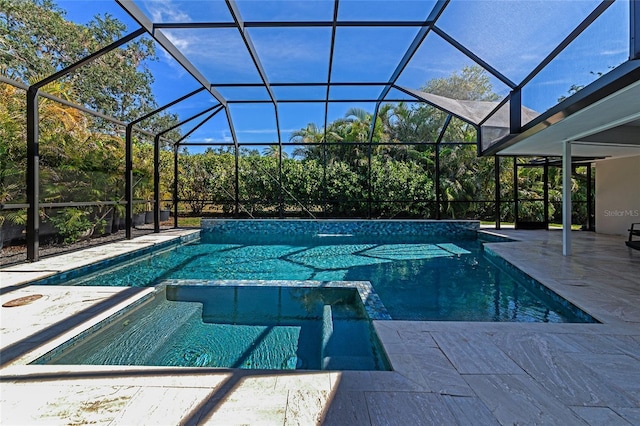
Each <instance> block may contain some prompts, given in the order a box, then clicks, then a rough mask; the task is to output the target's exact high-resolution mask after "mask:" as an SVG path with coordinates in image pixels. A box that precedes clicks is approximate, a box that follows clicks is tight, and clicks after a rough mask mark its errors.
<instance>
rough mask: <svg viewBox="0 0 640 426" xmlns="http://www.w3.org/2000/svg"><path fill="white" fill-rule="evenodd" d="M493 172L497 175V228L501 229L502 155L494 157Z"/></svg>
mask: <svg viewBox="0 0 640 426" xmlns="http://www.w3.org/2000/svg"><path fill="white" fill-rule="evenodd" d="M493 160H494V164H493V172H494V177H495V194H494V195H495V200H496V206H495V215H496V229H500V157H499V156H497V155H496V156H495V157H493Z"/></svg>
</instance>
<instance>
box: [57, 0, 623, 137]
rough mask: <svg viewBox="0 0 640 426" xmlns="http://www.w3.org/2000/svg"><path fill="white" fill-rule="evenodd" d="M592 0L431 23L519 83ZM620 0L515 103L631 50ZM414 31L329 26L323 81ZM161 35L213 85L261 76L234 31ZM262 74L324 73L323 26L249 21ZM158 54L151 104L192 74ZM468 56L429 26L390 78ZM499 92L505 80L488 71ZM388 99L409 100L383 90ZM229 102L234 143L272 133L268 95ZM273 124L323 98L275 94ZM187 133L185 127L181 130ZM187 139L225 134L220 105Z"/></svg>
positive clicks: (388, 62) (279, 6)
mask: <svg viewBox="0 0 640 426" xmlns="http://www.w3.org/2000/svg"><path fill="white" fill-rule="evenodd" d="M135 3H136V5H137V6H138V7H139V8H140V9H141V10H142V11H143V12H145V13H146V14H147V16H148V17H149V18H150V19H152V20H153V21H154V22H207V21H211V22H229V21H232V17H231V15H230V13H229V10H228V8H227V6H226V3H225V2H224V1H222V0H213V1H195V0H180V1H178V0H136V1H135ZM237 3H238V8H239V10H240V13H241V14H242V17H243V19H244V20H245V21H292V20H311V21H313V20H317V21H330V20H331V19H332V16H333V4H334V2H333V0H320V1H318V0H307V1H294V0H285V1H264V0H262V1H251V0H238V2H237ZM598 3H599V0H560V1H553V0H538V1H534V0H524V1H522V0H521V1H496V0H453V1H452V2H451V3H450V4H449V5H448V6H447V8H446V10H445V11H444V13H443V14H442V16H441V17H440V19H439V21H438V26H439V28H440V29H442V30H443V31H444V32H446V33H447V34H449V35H450V36H452V37H453V38H455V39H456V40H457V41H458V42H460V43H462V44H463V45H465V46H466V47H467V48H468V49H470V50H471V51H473V52H474V53H475V54H476V55H478V56H479V57H480V58H482V59H483V60H484V61H486V62H487V63H489V64H490V65H491V66H493V67H494V68H496V69H497V70H498V71H499V72H501V73H502V74H504V75H505V76H507V77H508V78H509V79H511V80H512V81H514V82H515V83H519V82H520V81H521V80H522V79H523V78H524V77H525V76H526V75H527V74H528V73H529V72H530V71H531V70H532V69H533V68H534V67H535V66H536V65H537V64H538V63H539V62H540V61H541V60H542V59H543V58H544V57H545V56H546V55H547V54H548V53H549V52H550V51H551V50H552V49H553V48H554V47H555V45H556V44H557V43H558V42H560V41H561V40H562V39H563V38H564V37H566V35H567V34H569V33H570V32H571V31H572V30H573V29H574V28H575V26H576V25H578V23H579V22H580V21H581V20H582V19H584V18H585V17H586V16H587V15H588V14H589V13H590V12H591V11H592V10H593V9H594V8H595V7H596V6H597V4H598ZM57 4H58V5H59V6H60V7H61V8H62V9H64V10H66V11H67V15H66V16H67V19H69V20H72V21H75V22H78V23H86V22H88V21H89V20H90V19H91V18H92V17H93V16H94V15H95V14H98V13H100V14H101V13H109V14H111V15H113V16H115V17H117V18H118V19H120V20H121V21H123V22H124V23H125V24H126V25H127V26H128V30H129V31H134V30H135V29H137V28H138V27H137V24H136V23H135V22H134V21H133V20H132V19H131V18H130V17H129V16H128V14H127V13H126V12H125V11H124V10H123V9H122V8H120V6H119V5H118V4H117V3H116V2H115V1H113V0H93V1H91V2H89V1H82V0H66V1H58V2H57ZM434 4H435V0H408V1H398V0H396V1H385V0H341V2H340V8H339V10H338V19H340V20H349V21H358V20H360V21H362V20H398V21H406V20H411V21H414V20H424V19H426V18H427V16H428V14H429V12H430V10H431V8H432V7H433V5H434ZM628 13H629V5H628V0H618V1H616V2H615V3H614V5H613V6H611V7H610V8H609V9H608V10H607V11H606V12H605V14H604V15H603V16H602V17H601V18H600V19H599V20H598V21H596V22H595V24H594V25H592V27H590V28H589V29H587V30H586V31H585V33H583V35H581V36H580V37H579V38H578V40H576V42H574V43H573V44H572V45H570V46H569V47H568V48H567V49H566V51H565V52H563V53H562V54H561V55H560V56H559V57H558V58H557V59H556V60H555V61H553V62H552V63H551V64H550V66H549V67H547V69H545V70H544V71H543V72H542V73H541V74H539V76H538V77H536V78H535V79H534V80H533V81H532V82H531V83H529V85H527V86H526V87H525V89H524V90H523V103H524V104H525V105H526V106H527V107H529V108H532V109H535V110H537V111H540V112H542V111H544V110H546V109H547V108H549V107H551V106H553V105H554V104H555V103H556V101H557V99H558V97H560V96H562V95H566V94H567V90H568V89H569V87H570V86H571V85H572V84H588V83H589V82H591V81H593V79H594V78H595V76H594V74H593V73H594V72H595V73H598V72H607V71H608V70H609V69H610V67H613V66H617V65H619V64H620V63H622V62H623V61H625V60H626V59H628V31H629V29H628V27H629V18H628ZM416 32H417V28H415V27H394V28H379V27H378V28H364V27H358V28H345V27H340V28H338V30H337V33H336V40H335V50H334V61H333V68H332V75H331V79H332V81H336V82H355V81H366V82H380V81H386V80H387V79H388V78H389V76H390V75H391V73H392V72H393V70H394V69H395V68H396V65H397V64H398V62H399V61H400V59H401V58H402V56H403V54H404V52H405V51H406V50H407V48H408V47H409V45H410V43H411V41H412V40H413V38H414V36H415V34H416ZM164 33H165V35H167V37H169V39H170V40H172V41H173V43H174V44H175V45H176V46H178V47H180V48H181V50H182V52H183V53H184V55H185V56H186V57H187V58H188V59H189V60H190V61H191V62H192V63H193V64H194V65H195V66H196V67H197V68H198V69H199V70H200V71H201V72H202V74H203V75H204V76H205V77H206V78H207V79H208V80H209V81H210V82H212V83H214V84H215V83H258V82H260V76H259V74H258V72H257V71H256V68H255V66H254V65H253V63H252V61H251V59H250V57H249V56H248V54H246V52H245V48H244V42H243V40H242V38H241V37H240V34H239V33H238V31H237V30H236V29H233V28H232V29H216V30H212V29H198V30H195V29H179V30H178V29H173V30H164ZM248 34H249V36H250V37H251V39H252V41H253V44H254V46H255V48H256V50H257V52H258V55H259V57H260V61H261V63H262V65H263V67H264V70H265V72H266V74H267V78H268V79H269V81H270V82H272V83H273V82H309V81H313V82H325V81H326V79H327V75H328V63H329V52H330V42H331V29H330V28H326V27H322V28H276V29H274V28H249V29H248ZM158 56H159V61H157V62H153V63H152V64H150V68H151V70H152V72H153V74H154V77H155V83H154V87H153V89H154V93H155V96H156V99H157V101H158V103H159V104H160V105H162V104H164V103H167V102H170V101H172V100H173V99H175V98H178V97H180V96H182V95H183V94H186V93H188V92H189V91H191V90H193V89H195V88H197V87H198V83H197V82H196V81H195V80H194V79H193V78H192V77H191V76H190V75H188V74H187V73H186V72H185V71H184V70H183V69H182V68H181V67H180V66H179V65H178V64H177V63H176V62H175V61H174V60H173V59H171V58H170V57H169V56H168V55H167V54H166V53H164V52H163V51H162V49H161V48H159V49H158ZM472 64H473V61H471V60H470V59H469V58H467V57H466V56H465V55H463V54H462V53H460V52H459V51H458V50H457V49H455V48H454V47H453V46H451V45H450V44H449V43H448V42H446V41H445V40H444V39H442V38H440V37H439V36H438V35H437V34H435V33H431V34H429V36H428V37H427V38H426V39H425V41H424V42H423V44H422V45H421V47H420V49H419V50H418V51H417V53H416V54H415V55H414V57H413V58H412V60H411V61H410V63H409V65H408V66H407V67H406V69H405V70H404V71H403V73H402V74H401V75H400V77H399V79H398V84H399V85H401V86H406V87H410V88H419V87H420V86H422V85H423V84H424V83H425V82H427V81H428V80H430V79H432V78H442V77H448V76H450V75H451V74H452V73H453V72H456V71H458V70H460V69H461V68H462V67H464V66H466V65H472ZM492 83H493V85H494V91H495V92H496V93H498V94H499V95H500V96H501V97H504V96H506V95H508V92H509V88H508V87H507V86H506V85H504V84H503V83H502V82H500V81H499V80H498V79H495V78H492ZM381 89H382V87H334V88H332V89H331V93H330V96H331V98H332V99H361V98H371V97H374V98H376V97H377V96H378V94H379V93H380V91H381ZM273 90H274V93H275V95H276V97H277V98H278V99H292V98H300V97H302V98H308V99H324V97H325V90H326V89H325V88H324V87H310V88H302V89H300V88H282V87H279V88H278V87H276V88H274V89H273ZM219 91H220V92H221V93H222V94H223V95H224V96H225V97H226V98H228V99H249V98H251V99H269V98H268V94H267V92H266V91H265V90H264V89H263V88H250V89H247V88H245V89H238V88H220V89H219ZM390 96H391V97H393V98H398V97H401V98H407V97H406V95H401V94H399V93H398V92H394V91H392V92H391V93H390ZM211 105H213V99H212V97H211V96H210V95H208V94H202V95H198V96H197V97H194V98H193V99H192V101H191V102H188V103H184V104H180V105H178V106H176V107H173V108H172V109H171V111H172V112H175V113H177V114H179V115H180V116H181V117H182V118H186V117H189V116H190V115H192V114H194V113H196V112H199V111H202V110H203V109H205V108H207V107H208V106H211ZM351 107H360V108H364V109H366V110H368V111H373V109H374V104H373V103H331V104H330V106H329V115H328V118H329V121H331V120H334V119H336V118H339V117H342V116H344V114H345V112H346V110H347V109H349V108H351ZM230 111H231V115H232V119H233V122H234V125H235V128H236V130H237V133H238V138H239V140H240V142H260V143H265V144H268V143H271V142H274V141H277V132H276V130H275V129H276V126H275V114H274V108H273V105H271V104H251V105H248V104H232V105H231V106H230ZM278 112H279V117H280V130H281V134H282V141H283V142H287V141H288V140H289V137H290V133H291V131H292V130H295V129H299V128H302V127H304V126H306V124H307V123H310V122H313V123H315V124H317V125H319V126H322V125H323V121H324V104H322V103H307V104H301V103H280V104H279V109H278ZM184 130H185V131H187V130H188V129H184ZM191 140H192V141H216V142H225V141H229V140H230V132H229V128H228V125H227V121H226V117H225V115H224V113H221V114H219V115H218V116H216V117H215V118H214V119H213V120H211V122H209V123H207V124H206V125H205V126H203V127H202V128H201V129H200V130H198V131H197V132H195V133H194V134H193V136H192V137H191Z"/></svg>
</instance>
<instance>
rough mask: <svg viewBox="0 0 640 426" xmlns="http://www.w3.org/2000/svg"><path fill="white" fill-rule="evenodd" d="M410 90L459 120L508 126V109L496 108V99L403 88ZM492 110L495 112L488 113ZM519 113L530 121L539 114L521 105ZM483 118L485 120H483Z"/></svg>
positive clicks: (494, 125) (414, 94) (418, 97)
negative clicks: (477, 99)
mask: <svg viewBox="0 0 640 426" xmlns="http://www.w3.org/2000/svg"><path fill="white" fill-rule="evenodd" d="M403 89H404V90H406V91H407V92H410V93H411V94H413V96H415V98H416V99H419V100H422V101H424V102H427V103H428V104H430V105H433V106H435V107H437V108H440V109H442V110H444V111H447V112H448V113H450V114H452V115H454V116H456V117H458V118H460V119H461V120H464V121H467V122H469V123H472V124H475V125H477V126H479V125H480V123H483V125H485V126H486V125H488V126H493V127H502V128H505V129H508V128H509V111H508V110H506V109H498V110H496V108H498V106H499V105H500V102H497V101H466V100H460V99H451V98H447V97H445V96H440V95H434V94H433V93H427V92H421V91H419V90H413V89H409V88H406V87H405V88H403ZM494 110H496V112H495V114H493V115H490V114H491V113H492V112H493V111H494ZM521 114H522V116H523V117H524V119H525V120H527V121H531V120H533V119H534V118H536V117H537V116H539V115H540V114H539V113H538V112H536V111H534V110H532V109H530V108H527V107H522V108H521ZM485 118H487V120H486V121H485Z"/></svg>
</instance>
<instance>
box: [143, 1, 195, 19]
mask: <svg viewBox="0 0 640 426" xmlns="http://www.w3.org/2000/svg"><path fill="white" fill-rule="evenodd" d="M144 6H145V8H146V9H147V11H148V12H149V15H150V16H151V19H152V21H153V22H191V21H192V19H191V17H190V16H189V14H187V13H185V12H184V11H183V10H182V9H181V8H180V7H179V6H176V5H174V4H173V1H172V0H154V1H145V2H144Z"/></svg>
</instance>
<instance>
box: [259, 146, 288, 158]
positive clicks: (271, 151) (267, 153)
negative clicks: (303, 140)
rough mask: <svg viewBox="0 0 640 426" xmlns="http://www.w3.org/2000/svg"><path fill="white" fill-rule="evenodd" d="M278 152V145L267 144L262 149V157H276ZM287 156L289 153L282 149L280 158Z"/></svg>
mask: <svg viewBox="0 0 640 426" xmlns="http://www.w3.org/2000/svg"><path fill="white" fill-rule="evenodd" d="M279 154H280V145H269V146H268V147H266V148H265V149H264V150H263V151H262V155H263V156H264V157H273V158H278V155H279ZM288 156H289V154H287V153H286V152H285V151H282V158H287V157H288Z"/></svg>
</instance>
